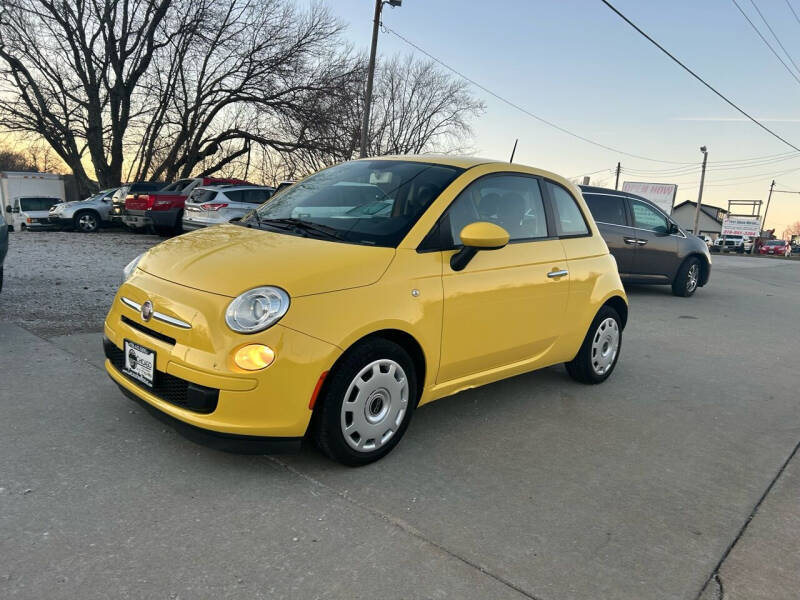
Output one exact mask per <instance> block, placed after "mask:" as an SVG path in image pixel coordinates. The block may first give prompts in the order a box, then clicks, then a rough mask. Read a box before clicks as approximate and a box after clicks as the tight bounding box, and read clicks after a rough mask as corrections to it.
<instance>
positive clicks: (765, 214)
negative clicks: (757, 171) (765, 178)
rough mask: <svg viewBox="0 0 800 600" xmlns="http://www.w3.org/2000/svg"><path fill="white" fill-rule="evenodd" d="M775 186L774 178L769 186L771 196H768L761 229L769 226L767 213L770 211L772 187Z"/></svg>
mask: <svg viewBox="0 0 800 600" xmlns="http://www.w3.org/2000/svg"><path fill="white" fill-rule="evenodd" d="M774 187H775V180H774V179H773V180H772V184H771V185H770V186H769V196H767V207H766V208H765V209H764V220H763V221H762V222H761V229H762V230H764V229H766V228H767V213H768V212H769V201H770V200H772V188H774ZM758 234H759V237H761V231H759V232H758Z"/></svg>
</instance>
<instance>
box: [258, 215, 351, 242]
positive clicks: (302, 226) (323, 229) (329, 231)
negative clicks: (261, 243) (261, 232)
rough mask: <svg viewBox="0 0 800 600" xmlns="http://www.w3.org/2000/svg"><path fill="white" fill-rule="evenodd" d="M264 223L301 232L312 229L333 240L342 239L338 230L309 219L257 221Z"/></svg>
mask: <svg viewBox="0 0 800 600" xmlns="http://www.w3.org/2000/svg"><path fill="white" fill-rule="evenodd" d="M262 222H263V223H265V224H267V225H273V224H277V225H278V226H280V225H285V226H288V227H286V228H287V229H289V228H293V229H295V230H300V231H303V232H309V231H313V232H315V233H321V234H322V235H326V236H328V237H329V238H332V239H335V240H342V239H344V238H343V237H342V235H341V233H339V230H338V229H336V228H335V227H328V226H327V225H321V224H320V223H312V222H311V221H303V220H302V219H295V218H287V219H264V220H263V221H259V223H262Z"/></svg>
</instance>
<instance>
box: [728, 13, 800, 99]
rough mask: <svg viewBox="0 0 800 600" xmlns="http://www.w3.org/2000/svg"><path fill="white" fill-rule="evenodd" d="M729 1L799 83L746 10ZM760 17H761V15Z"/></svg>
mask: <svg viewBox="0 0 800 600" xmlns="http://www.w3.org/2000/svg"><path fill="white" fill-rule="evenodd" d="M731 2H733V4H734V5H735V6H736V8H738V9H739V12H740V13H742V16H743V17H744V18H745V19H746V20H747V22H748V23H750V27H752V28H753V31H755V32H756V34H757V35H758V37H760V38H761V41H762V42H764V43H765V44H766V45H767V48H769V51H770V52H772V54H774V55H775V58H777V59H778V60H779V61H781V64H782V65H783V66H784V67H785V68H786V70H787V71H788V72H789V75H791V76H792V77H793V78H794V80H795V81H796V82H797V83H800V79H799V78H798V77H797V75H796V74H795V72H794V71H792V69H791V68H789V65H787V64H786V61H784V60H783V59H782V58H781V57H780V55H779V54H778V53H777V51H776V50H775V48H773V47H772V44H770V43H769V42H768V41H767V38H765V37H764V36H763V35H762V33H761V32H760V31H759V29H758V27H756V24H755V23H753V21H752V20H751V19H750V17H748V16H747V13H746V12H744V11H743V10H742V7H741V6H739V3H738V2H736V0H731ZM754 6H755V5H754ZM756 10H758V8H756ZM762 19H763V17H762Z"/></svg>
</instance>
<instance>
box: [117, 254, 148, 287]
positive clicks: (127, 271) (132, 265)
mask: <svg viewBox="0 0 800 600" xmlns="http://www.w3.org/2000/svg"><path fill="white" fill-rule="evenodd" d="M144 254H145V253H144V252H142V253H141V254H140V255H139V256H137V257H136V258H134V259H133V260H132V261H131V262H129V263H128V264H127V265H125V268H124V269H122V283H125V282H126V281H128V279H130V278H131V275H133V272H134V271H135V270H136V265H138V264H139V261H140V260H142V257H143V256H144Z"/></svg>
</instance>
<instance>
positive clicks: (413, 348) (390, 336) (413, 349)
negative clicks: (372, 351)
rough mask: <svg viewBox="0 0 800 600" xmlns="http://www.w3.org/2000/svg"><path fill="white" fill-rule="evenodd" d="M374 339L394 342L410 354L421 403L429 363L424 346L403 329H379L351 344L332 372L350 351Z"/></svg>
mask: <svg viewBox="0 0 800 600" xmlns="http://www.w3.org/2000/svg"><path fill="white" fill-rule="evenodd" d="M374 338H383V339H385V340H388V341H390V342H393V343H395V344H397V345H398V346H400V347H401V348H403V350H405V351H406V352H408V355H409V356H410V357H411V360H412V362H413V363H414V369H415V370H416V375H417V402H419V399H420V398H421V397H422V391H423V390H424V389H425V376H426V374H427V361H426V359H425V352H424V351H423V350H422V345H421V344H420V343H419V342H418V341H417V339H416V338H415V337H414V336H413V335H411V334H410V333H408V332H407V331H403V330H402V329H379V330H377V331H373V332H371V333H368V334H366V335H363V336H361V337H360V338H358V339H357V340H355V341H354V342H353V343H352V344H350V345H349V346H348V347H347V349H345V351H344V352H342V354H341V355H340V356H339V358H337V359H336V362H334V363H333V366H332V367H331V370H333V369H335V368H336V366H337V365H338V364H339V362H340V361H341V360H342V357H343V356H345V355H346V354H347V353H348V352H350V350H352V349H353V348H355V347H356V346H359V345H360V344H363V343H364V342H365V341H367V340H370V339H374Z"/></svg>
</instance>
